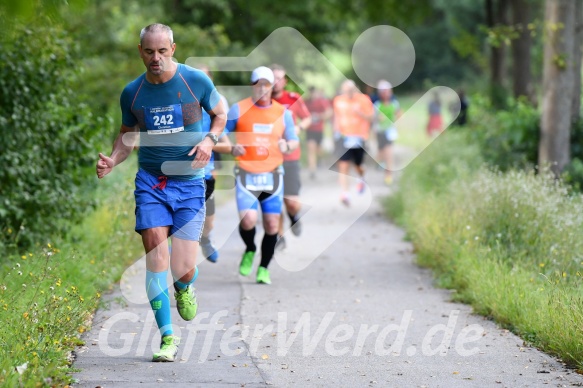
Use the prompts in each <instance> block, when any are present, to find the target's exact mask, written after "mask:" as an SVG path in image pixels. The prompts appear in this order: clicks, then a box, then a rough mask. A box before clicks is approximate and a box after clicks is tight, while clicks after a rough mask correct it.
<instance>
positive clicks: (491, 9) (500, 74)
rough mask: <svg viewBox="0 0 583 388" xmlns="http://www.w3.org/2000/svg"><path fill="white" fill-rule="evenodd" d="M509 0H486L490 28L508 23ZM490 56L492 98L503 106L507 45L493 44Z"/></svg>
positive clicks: (495, 104) (495, 102)
mask: <svg viewBox="0 0 583 388" xmlns="http://www.w3.org/2000/svg"><path fill="white" fill-rule="evenodd" d="M507 11H508V0H486V16H487V19H488V20H487V22H488V27H489V28H494V27H496V26H497V25H499V24H502V25H507V24H508V20H507V17H506V15H507V13H508V12H507ZM491 49H492V50H491V56H490V72H491V73H490V98H491V100H492V104H493V105H494V106H496V107H503V106H504V105H505V100H506V89H505V88H504V70H505V64H506V61H505V59H506V47H505V46H504V45H503V44H500V45H499V46H498V47H496V46H494V45H492V46H491Z"/></svg>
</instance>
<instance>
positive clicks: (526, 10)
mask: <svg viewBox="0 0 583 388" xmlns="http://www.w3.org/2000/svg"><path fill="white" fill-rule="evenodd" d="M510 5H511V7H512V24H513V25H514V28H515V29H516V30H517V32H518V34H519V36H518V38H516V39H514V40H512V80H513V91H514V97H515V98H518V97H520V96H524V97H526V98H528V100H529V101H530V102H531V103H532V104H536V97H535V94H534V93H533V90H532V73H531V70H530V48H531V46H532V37H531V35H530V31H529V30H528V23H530V21H531V20H530V17H531V5H530V1H528V0H511V3H510Z"/></svg>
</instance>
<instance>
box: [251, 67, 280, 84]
mask: <svg viewBox="0 0 583 388" xmlns="http://www.w3.org/2000/svg"><path fill="white" fill-rule="evenodd" d="M260 79H264V80H266V81H268V82H269V83H270V84H273V82H274V81H275V77H274V76H273V71H271V69H270V68H269V67H265V66H259V67H258V68H257V69H255V70H253V72H252V73H251V83H252V84H254V83H255V82H257V81H259V80H260Z"/></svg>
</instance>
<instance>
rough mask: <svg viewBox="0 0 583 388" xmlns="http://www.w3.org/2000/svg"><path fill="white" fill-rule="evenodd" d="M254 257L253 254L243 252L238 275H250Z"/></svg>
mask: <svg viewBox="0 0 583 388" xmlns="http://www.w3.org/2000/svg"><path fill="white" fill-rule="evenodd" d="M254 257H255V252H245V253H244V254H243V258H242V259H241V264H240V265H239V273H240V274H241V275H243V276H247V275H249V274H250V273H251V267H253V258H254Z"/></svg>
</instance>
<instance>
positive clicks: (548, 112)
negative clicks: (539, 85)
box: [539, 0, 575, 177]
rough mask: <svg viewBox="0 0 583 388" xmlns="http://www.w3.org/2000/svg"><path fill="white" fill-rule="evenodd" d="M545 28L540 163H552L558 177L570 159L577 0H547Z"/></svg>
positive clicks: (552, 168)
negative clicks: (575, 0)
mask: <svg viewBox="0 0 583 388" xmlns="http://www.w3.org/2000/svg"><path fill="white" fill-rule="evenodd" d="M545 29H546V39H545V47H544V68H543V111H542V117H541V140H540V144H539V164H541V165H542V164H545V163H551V170H552V171H553V172H554V173H555V175H556V176H557V177H558V176H559V175H560V173H561V172H562V171H563V169H564V168H565V166H566V165H567V164H568V163H569V161H570V144H569V136H570V128H571V110H572V109H573V108H572V107H573V90H574V82H575V71H574V65H575V60H574V58H573V52H574V45H575V2H574V1H572V0H546V4H545Z"/></svg>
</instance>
